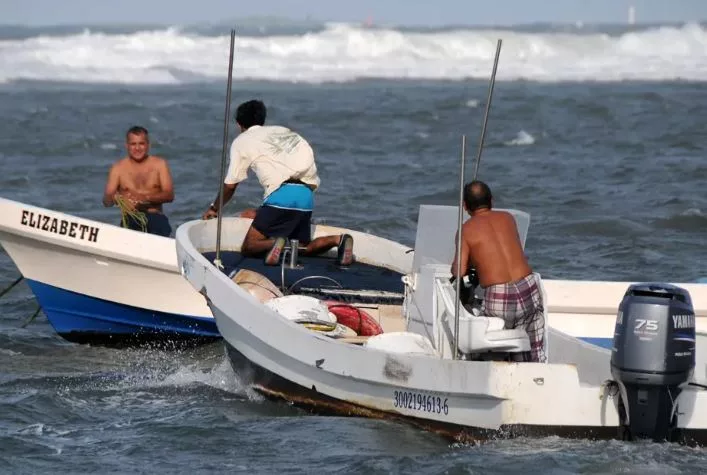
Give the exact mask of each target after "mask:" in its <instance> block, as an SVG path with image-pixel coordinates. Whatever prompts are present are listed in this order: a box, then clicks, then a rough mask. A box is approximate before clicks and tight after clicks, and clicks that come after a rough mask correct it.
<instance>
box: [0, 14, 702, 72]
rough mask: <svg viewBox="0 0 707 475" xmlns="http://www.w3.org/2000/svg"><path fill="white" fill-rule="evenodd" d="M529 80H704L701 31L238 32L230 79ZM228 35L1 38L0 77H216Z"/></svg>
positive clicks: (171, 32) (341, 27) (337, 27)
mask: <svg viewBox="0 0 707 475" xmlns="http://www.w3.org/2000/svg"><path fill="white" fill-rule="evenodd" d="M499 37H500V38H503V40H504V43H503V50H502V53H501V59H500V66H499V69H498V74H497V78H498V79H499V80H516V79H526V80H533V81H619V80H630V79H634V80H649V81H658V80H671V79H687V80H697V81H703V80H704V79H705V77H707V30H706V29H705V28H703V27H702V26H700V25H697V24H688V25H685V26H682V27H675V26H670V27H668V26H665V27H656V28H653V29H647V30H643V31H633V32H625V33H623V34H620V35H614V36H612V35H609V34H604V33H594V34H576V33H560V32H545V33H542V32H539V33H528V32H519V31H510V30H506V31H492V30H474V29H460V30H448V31H436V32H430V31H428V32H413V31H400V30H395V29H366V28H359V27H357V26H353V25H346V24H331V25H327V27H326V28H324V29H323V30H321V31H313V32H310V33H306V34H301V35H282V36H237V37H236V42H235V49H236V54H235V64H234V78H236V79H266V80H274V81H303V82H313V83H317V82H322V81H352V80H355V79H357V78H362V77H376V78H417V79H457V80H460V79H464V78H469V77H475V78H483V79H486V78H488V76H489V72H490V69H491V65H492V63H493V57H494V54H495V47H496V39H497V38H499ZM228 41H229V38H228V37H227V36H226V35H224V36H220V37H216V36H203V35H199V34H196V33H186V32H183V31H181V30H179V29H177V28H167V29H164V30H156V31H143V32H134V33H130V34H106V33H95V32H90V31H88V30H86V31H84V32H83V33H82V34H77V35H69V36H44V35H42V36H35V37H31V38H25V39H19V40H17V39H10V40H3V41H0V65H2V67H1V68H0V82H7V81H12V80H23V79H32V80H50V81H52V80H54V81H72V82H89V83H106V82H111V83H112V82H117V83H128V84H174V83H182V82H190V81H204V80H223V76H224V73H225V70H226V66H227V56H228Z"/></svg>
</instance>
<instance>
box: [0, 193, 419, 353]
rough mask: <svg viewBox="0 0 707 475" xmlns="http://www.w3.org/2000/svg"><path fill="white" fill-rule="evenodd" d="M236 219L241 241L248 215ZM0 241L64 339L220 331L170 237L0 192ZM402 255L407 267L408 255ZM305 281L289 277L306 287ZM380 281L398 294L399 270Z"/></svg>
mask: <svg viewBox="0 0 707 475" xmlns="http://www.w3.org/2000/svg"><path fill="white" fill-rule="evenodd" d="M233 220H234V221H235V222H238V223H239V225H238V226H237V227H238V229H239V230H240V231H242V233H241V234H240V237H239V238H238V239H239V242H240V240H242V238H243V236H244V235H245V231H246V230H247V229H248V227H249V226H250V223H251V222H252V220H251V219H246V218H233ZM340 231H341V232H346V231H347V230H340ZM0 245H2V247H3V248H4V249H5V251H6V252H7V253H8V255H9V256H10V258H11V259H12V260H13V262H14V263H15V265H16V266H17V268H18V269H19V271H20V273H21V274H22V276H23V277H24V279H25V280H26V282H27V283H28V285H29V287H30V288H31V290H32V292H33V293H34V295H35V297H36V299H37V301H38V302H39V304H40V307H41V308H42V310H43V312H44V314H45V315H46V316H47V319H48V320H49V322H50V324H51V325H52V326H53V328H54V329H55V330H56V332H57V333H58V334H59V335H61V336H62V337H63V338H65V339H66V340H68V341H72V342H76V343H91V344H99V345H106V346H115V347H120V346H137V345H143V344H150V345H154V344H159V345H161V346H165V347H173V346H178V347H181V346H185V345H196V344H201V343H208V342H212V341H215V340H219V339H220V338H221V335H220V334H219V332H218V329H217V327H216V323H215V321H214V318H213V315H212V314H211V310H210V309H209V307H208V306H207V305H206V301H205V299H204V297H203V296H202V295H200V294H199V293H198V292H196V291H195V290H194V289H193V288H192V287H191V286H190V285H189V284H188V283H187V282H186V281H185V280H184V279H183V278H182V276H181V275H180V273H179V268H178V266H177V255H176V249H175V244H174V239H171V238H166V237H162V236H156V235H151V234H146V233H141V232H136V231H131V230H128V229H123V228H121V227H119V226H115V225H112V224H107V223H102V222H98V221H93V220H89V219H84V218H80V217H77V216H72V215H69V214H65V213H60V212H57V211H53V210H49V209H45V208H40V207H36V206H31V205H28V204H24V203H20V202H16V201H12V200H8V199H4V198H0ZM212 257H213V256H212ZM234 259H237V260H238V263H239V265H241V266H246V267H248V268H251V269H255V270H258V271H259V272H261V273H265V274H268V275H270V276H271V277H272V278H275V276H276V274H279V272H280V269H279V268H266V267H265V266H264V265H263V264H262V261H261V260H260V259H243V258H242V257H241V256H240V255H237V254H234V253H229V254H228V255H227V256H226V257H224V261H225V262H226V263H229V262H230V263H231V264H232V263H233V260H234ZM406 262H407V265H408V268H409V265H410V264H409V263H410V262H411V259H408V260H407V261H406ZM343 277H344V281H346V280H347V279H349V280H350V279H351V278H358V277H356V276H354V275H353V274H351V275H344V276H343ZM391 277H392V278H391ZM369 280H370V279H369ZM310 281H311V279H309V280H304V281H302V282H289V285H292V284H293V283H294V284H296V285H297V286H298V287H302V289H303V290H304V291H306V290H307V284H308V282H310ZM379 284H380V285H383V286H384V288H389V289H390V290H391V292H390V295H389V298H390V299H392V300H394V301H395V300H401V298H402V283H401V282H400V280H399V279H398V278H397V277H396V276H388V283H386V282H385V279H378V282H376V281H372V286H371V289H377V290H380V287H377V286H379ZM386 286H387V287H386ZM320 289H321V286H320ZM331 292H333V293H337V292H339V291H337V290H336V289H331V290H330V293H331ZM376 295H378V298H380V292H378V294H376Z"/></svg>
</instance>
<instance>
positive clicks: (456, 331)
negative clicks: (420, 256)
mask: <svg viewBox="0 0 707 475" xmlns="http://www.w3.org/2000/svg"><path fill="white" fill-rule="evenodd" d="M501 44H502V41H501V39H500V38H499V39H498V42H497V43H496V57H495V58H494V60H493V71H491V80H490V81H489V93H488V98H487V99H486V110H485V112H484V121H483V124H482V126H481V138H480V139H479V149H478V151H477V154H476V164H475V165H474V178H473V179H474V180H476V177H477V176H478V173H479V164H480V163H481V151H482V150H483V148H484V138H485V137H486V124H487V123H488V120H489V110H490V109H491V98H492V97H493V86H494V84H495V83H496V70H497V69H498V58H499V56H500V55H501ZM465 160H466V135H462V157H461V166H460V170H459V213H458V216H457V219H458V222H457V278H456V281H455V284H456V291H457V300H456V302H457V304H456V306H455V307H454V347H453V348H452V359H455V360H456V359H457V358H458V353H459V346H458V342H459V312H460V307H461V298H460V297H461V282H462V276H461V275H460V274H461V267H462V261H461V258H462V216H463V211H462V210H463V209H464V162H465Z"/></svg>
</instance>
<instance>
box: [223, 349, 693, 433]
mask: <svg viewBox="0 0 707 475" xmlns="http://www.w3.org/2000/svg"><path fill="white" fill-rule="evenodd" d="M224 342H225V346H226V352H227V355H228V359H229V362H230V364H231V367H232V368H233V370H234V371H235V372H236V373H237V374H239V375H240V376H241V377H243V376H244V375H247V380H248V381H247V382H248V383H249V384H250V385H251V387H252V388H253V389H254V390H256V391H258V393H260V394H262V395H263V396H264V397H266V398H268V399H270V400H272V401H284V402H287V403H289V404H292V405H293V406H295V407H298V408H300V409H304V410H306V411H309V412H311V413H314V414H318V415H326V416H344V417H366V418H371V419H380V420H387V421H394V422H400V423H404V424H409V425H412V426H414V427H417V428H419V429H422V430H425V431H428V432H432V433H435V434H437V435H439V436H441V437H444V438H445V439H449V440H450V441H453V442H460V443H465V444H477V443H483V442H487V441H491V440H501V439H512V438H517V437H550V436H556V437H563V438H568V439H589V440H623V439H624V433H623V431H622V430H621V429H620V428H619V427H611V426H584V427H582V426H563V425H528V424H513V425H510V424H509V425H502V426H501V427H499V428H498V429H487V428H481V427H469V426H464V425H459V424H453V423H445V422H440V421H432V420H429V419H422V418H417V417H410V416H406V415H402V414H399V413H395V412H387V411H382V410H379V409H374V408H370V407H366V406H364V405H360V404H355V403H351V402H347V401H342V400H339V399H336V398H333V397H331V396H328V395H326V394H324V393H322V392H319V391H317V390H316V386H312V388H307V387H304V386H301V385H299V384H297V383H295V382H292V381H289V380H287V379H286V378H283V377H282V376H279V375H278V374H276V373H274V372H272V371H269V370H267V369H266V368H264V367H262V366H259V365H258V364H256V363H254V362H253V361H251V360H250V359H248V358H247V357H246V356H245V355H243V353H241V352H240V351H238V349H236V347H234V346H233V345H232V344H230V343H229V342H228V339H225V340H224ZM675 441H676V442H678V443H680V444H683V445H688V446H704V445H707V434H706V433H705V431H702V430H692V429H679V434H678V435H677V436H676V440H675Z"/></svg>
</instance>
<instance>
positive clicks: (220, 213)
mask: <svg viewBox="0 0 707 475" xmlns="http://www.w3.org/2000/svg"><path fill="white" fill-rule="evenodd" d="M235 40H236V30H235V29H231V49H230V53H229V58H228V81H227V85H226V112H225V115H224V118H223V147H222V150H221V178H220V180H219V182H218V186H219V193H218V216H217V217H216V258H215V259H214V265H215V266H216V267H218V268H219V269H223V264H222V263H221V223H222V221H223V180H224V179H225V177H226V158H227V157H228V122H229V119H230V115H231V83H232V82H233V45H234V43H235Z"/></svg>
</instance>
